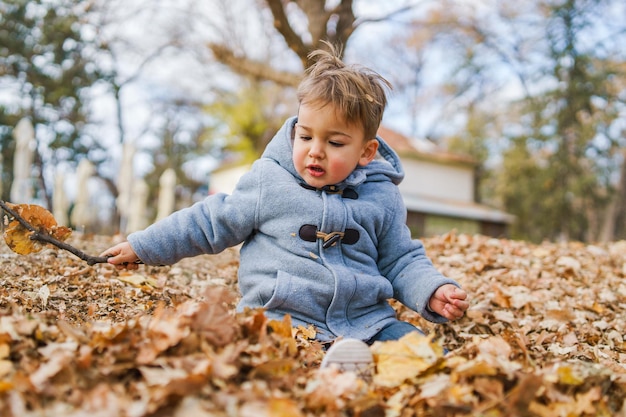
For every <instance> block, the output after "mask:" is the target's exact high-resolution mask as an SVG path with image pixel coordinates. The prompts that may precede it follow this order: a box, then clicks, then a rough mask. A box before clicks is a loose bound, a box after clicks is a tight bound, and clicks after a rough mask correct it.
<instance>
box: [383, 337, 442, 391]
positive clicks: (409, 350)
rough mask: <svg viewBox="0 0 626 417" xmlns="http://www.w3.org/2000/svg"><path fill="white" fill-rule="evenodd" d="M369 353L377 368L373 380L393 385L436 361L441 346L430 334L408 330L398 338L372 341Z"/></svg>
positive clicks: (419, 372) (416, 373)
mask: <svg viewBox="0 0 626 417" xmlns="http://www.w3.org/2000/svg"><path fill="white" fill-rule="evenodd" d="M372 353H373V354H374V359H375V361H376V369H377V371H376V374H375V375H374V383H375V384H377V385H380V386H384V387H397V386H399V385H402V383H403V382H404V381H406V380H407V379H411V378H415V377H417V376H419V375H420V374H422V373H423V372H425V371H426V370H428V369H429V368H430V367H432V366H433V365H434V364H436V363H437V362H438V361H439V359H440V358H442V357H443V348H442V347H441V346H440V345H438V344H437V343H434V342H433V341H432V336H431V337H428V336H424V335H421V334H419V333H417V332H412V333H409V334H407V335H406V336H404V337H402V338H401V339H400V340H392V341H386V342H375V343H374V344H373V345H372Z"/></svg>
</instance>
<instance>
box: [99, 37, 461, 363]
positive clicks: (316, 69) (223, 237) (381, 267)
mask: <svg viewBox="0 0 626 417" xmlns="http://www.w3.org/2000/svg"><path fill="white" fill-rule="evenodd" d="M310 58H311V59H313V60H315V63H314V64H313V65H312V66H311V67H310V68H309V70H308V71H307V73H306V76H305V78H304V80H303V81H302V82H301V84H300V86H299V87H298V100H299V103H300V106H299V109H298V115H297V117H293V118H290V119H289V120H287V121H286V123H285V124H284V126H283V127H282V128H281V129H280V131H279V132H278V133H277V134H276V136H275V137H274V138H273V139H272V141H271V142H270V143H269V144H268V146H267V148H266V150H265V152H264V153H263V155H262V156H261V158H260V159H259V160H257V161H256V162H255V163H254V164H253V166H252V169H251V170H250V172H249V173H247V174H246V175H244V176H243V177H242V178H241V180H240V181H239V183H238V185H237V187H236V189H235V190H234V191H233V193H232V194H231V195H225V194H217V195H212V196H209V197H207V198H206V199H205V200H204V201H202V202H199V203H196V204H195V205H193V206H192V207H189V208H186V209H183V210H180V211H178V212H175V213H173V214H172V215H170V216H169V217H167V218H165V219H163V220H161V221H159V222H157V223H155V224H154V225H152V226H150V227H148V228H147V229H146V230H143V231H140V232H136V233H132V234H130V235H129V236H128V241H127V242H123V243H120V244H118V245H115V246H113V247H111V248H109V249H107V250H106V251H105V252H104V253H103V256H110V258H109V260H108V262H109V263H111V264H114V265H116V266H117V267H118V269H121V268H133V269H134V268H136V264H135V263H134V262H135V261H137V260H141V261H142V262H143V263H145V264H147V265H170V264H173V263H176V262H177V261H179V260H180V259H182V258H184V257H191V256H196V255H200V254H215V253H218V252H220V251H222V250H224V249H226V248H227V247H230V246H234V245H237V244H239V243H242V242H243V246H242V248H241V255H240V267H239V287H240V290H241V295H242V298H241V301H240V303H239V305H238V310H243V308H245V307H250V308H259V307H262V308H264V309H265V310H266V314H267V316H268V317H270V318H274V319H282V317H283V316H284V315H285V314H290V315H291V317H292V322H293V323H294V325H298V324H302V325H305V326H306V325H309V324H313V325H314V326H315V327H316V329H317V332H318V333H317V338H318V339H319V340H321V341H323V342H332V341H334V340H336V339H339V340H341V342H339V343H335V344H334V345H333V346H332V347H331V348H330V349H329V350H328V352H327V355H326V358H325V360H324V362H323V364H322V365H323V366H327V365H329V364H331V363H336V364H337V365H339V366H340V367H344V368H348V369H354V368H359V367H360V366H361V365H362V364H360V362H364V364H365V365H367V364H368V363H369V362H371V354H370V353H369V349H368V347H367V344H371V343H373V342H374V341H377V340H380V341H382V340H393V339H399V338H400V337H402V336H404V335H405V334H407V333H409V332H413V331H419V330H418V329H417V328H416V327H414V326H413V325H411V324H410V323H407V322H403V321H399V320H398V319H397V318H396V314H395V312H394V310H393V308H392V307H391V306H390V305H389V303H388V299H390V298H392V297H393V298H395V299H397V300H399V301H400V302H402V303H403V304H404V305H406V306H407V307H409V308H412V309H414V310H415V311H417V312H419V313H420V314H421V315H422V316H423V317H424V318H425V319H427V320H430V321H432V322H435V323H441V322H445V321H447V320H455V319H458V318H460V317H462V316H463V314H464V312H465V310H466V309H467V308H468V305H469V303H468V302H467V300H466V298H467V294H466V293H465V291H463V290H462V289H460V288H459V286H458V284H457V283H456V282H455V281H453V280H452V279H449V278H446V277H444V276H443V275H441V274H440V273H439V272H438V271H437V270H436V269H435V268H434V267H433V265H432V263H431V261H430V260H429V259H428V258H427V257H426V254H425V251H424V247H423V245H422V243H421V242H420V241H418V240H412V239H411V235H410V232H409V229H408V227H407V226H406V223H405V221H406V208H405V206H404V203H403V200H402V197H401V195H400V192H399V190H398V187H397V184H398V183H400V181H401V180H402V178H403V176H404V172H403V170H402V167H401V166H400V161H399V159H398V156H397V155H396V153H395V152H394V151H393V150H392V149H391V148H390V147H389V146H388V145H387V144H386V143H385V142H384V141H383V139H381V138H380V137H377V136H376V132H377V130H378V127H379V125H380V122H381V119H382V116H383V111H384V108H385V106H386V104H387V98H386V96H385V88H387V87H390V85H389V83H388V82H387V81H386V80H385V79H384V78H382V77H381V76H380V75H378V74H377V73H375V72H373V71H370V70H368V69H365V68H360V67H353V66H347V65H345V64H344V63H343V62H342V61H341V60H340V59H339V58H338V57H337V56H336V53H335V51H334V49H333V48H331V52H326V51H322V50H319V51H315V52H313V53H312V54H311V55H310ZM377 155H378V157H377ZM363 342H365V343H363ZM366 343H367V344H366Z"/></svg>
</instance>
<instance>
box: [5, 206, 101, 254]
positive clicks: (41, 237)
mask: <svg viewBox="0 0 626 417" xmlns="http://www.w3.org/2000/svg"><path fill="white" fill-rule="evenodd" d="M0 207H2V209H3V210H4V211H6V212H7V213H9V214H10V215H11V216H12V217H13V218H14V219H15V220H17V221H18V222H19V223H20V224H21V225H22V226H24V227H25V228H26V229H28V230H30V231H31V232H32V234H31V235H30V239H32V240H36V241H38V242H43V243H49V244H51V245H54V246H56V247H57V248H59V249H63V250H66V251H68V252H71V253H73V254H74V255H76V256H77V257H78V258H80V259H82V260H83V261H85V262H87V265H90V266H91V265H95V264H103V263H106V262H107V259H108V257H107V256H91V255H87V254H86V253H85V252H83V251H81V250H79V249H76V248H75V247H74V246H72V245H68V244H67V243H65V242H61V241H60V240H58V239H55V238H53V237H52V236H50V235H49V234H47V233H44V232H41V231H39V230H37V229H35V228H34V227H33V225H31V224H30V223H28V222H27V221H26V220H24V218H23V217H22V216H20V215H19V214H17V213H16V212H15V211H14V210H13V209H11V208H10V207H9V206H7V205H6V203H5V202H4V201H3V200H0Z"/></svg>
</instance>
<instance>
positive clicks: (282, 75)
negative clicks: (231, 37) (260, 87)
mask: <svg viewBox="0 0 626 417" xmlns="http://www.w3.org/2000/svg"><path fill="white" fill-rule="evenodd" d="M209 48H211V51H213V55H215V58H216V59H217V60H218V61H219V62H221V63H222V64H224V65H227V66H228V67H230V69H232V70H233V71H235V72H237V73H238V74H241V75H246V76H252V77H255V78H258V79H261V80H269V81H273V82H275V83H276V84H278V85H283V86H287V87H295V86H297V85H298V84H299V83H300V79H301V78H300V77H301V75H298V74H294V73H293V72H287V71H279V70H276V69H274V68H272V67H271V66H269V65H267V64H264V63H263V62H259V61H254V60H252V59H248V58H246V57H242V56H237V55H235V53H234V52H233V51H232V50H231V49H230V48H228V47H227V46H225V45H220V44H216V43H211V44H209Z"/></svg>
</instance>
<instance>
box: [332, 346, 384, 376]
mask: <svg viewBox="0 0 626 417" xmlns="http://www.w3.org/2000/svg"><path fill="white" fill-rule="evenodd" d="M332 367H334V368H336V369H338V370H340V371H344V372H354V373H356V374H357V375H358V376H360V377H363V378H369V377H371V375H372V372H373V370H374V356H373V355H372V352H371V351H370V347H369V346H368V345H367V343H365V342H363V341H361V340H358V339H341V340H338V341H336V342H335V343H333V345H332V346H331V347H330V349H328V352H326V356H324V359H323V360H322V365H321V368H322V369H323V368H332Z"/></svg>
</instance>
